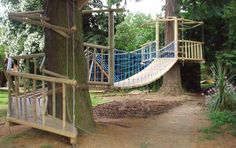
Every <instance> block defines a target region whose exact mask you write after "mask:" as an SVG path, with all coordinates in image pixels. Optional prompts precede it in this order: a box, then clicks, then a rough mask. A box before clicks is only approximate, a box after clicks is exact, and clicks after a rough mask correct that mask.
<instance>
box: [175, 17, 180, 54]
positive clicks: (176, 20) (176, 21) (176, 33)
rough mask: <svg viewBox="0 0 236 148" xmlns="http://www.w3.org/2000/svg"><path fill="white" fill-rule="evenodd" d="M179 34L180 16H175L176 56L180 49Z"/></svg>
mask: <svg viewBox="0 0 236 148" xmlns="http://www.w3.org/2000/svg"><path fill="white" fill-rule="evenodd" d="M178 35H179V28H178V18H177V17H175V18H174V41H175V46H176V48H175V57H176V58H178V49H179V46H178V40H179V39H178Z"/></svg>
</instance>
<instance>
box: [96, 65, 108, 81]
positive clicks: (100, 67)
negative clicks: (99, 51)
mask: <svg viewBox="0 0 236 148" xmlns="http://www.w3.org/2000/svg"><path fill="white" fill-rule="evenodd" d="M96 64H97V66H98V68H99V69H100V70H101V71H102V73H103V74H104V75H105V76H106V77H107V78H109V77H108V74H107V73H106V72H105V71H104V69H103V68H102V66H101V65H100V64H99V63H98V62H97V61H96Z"/></svg>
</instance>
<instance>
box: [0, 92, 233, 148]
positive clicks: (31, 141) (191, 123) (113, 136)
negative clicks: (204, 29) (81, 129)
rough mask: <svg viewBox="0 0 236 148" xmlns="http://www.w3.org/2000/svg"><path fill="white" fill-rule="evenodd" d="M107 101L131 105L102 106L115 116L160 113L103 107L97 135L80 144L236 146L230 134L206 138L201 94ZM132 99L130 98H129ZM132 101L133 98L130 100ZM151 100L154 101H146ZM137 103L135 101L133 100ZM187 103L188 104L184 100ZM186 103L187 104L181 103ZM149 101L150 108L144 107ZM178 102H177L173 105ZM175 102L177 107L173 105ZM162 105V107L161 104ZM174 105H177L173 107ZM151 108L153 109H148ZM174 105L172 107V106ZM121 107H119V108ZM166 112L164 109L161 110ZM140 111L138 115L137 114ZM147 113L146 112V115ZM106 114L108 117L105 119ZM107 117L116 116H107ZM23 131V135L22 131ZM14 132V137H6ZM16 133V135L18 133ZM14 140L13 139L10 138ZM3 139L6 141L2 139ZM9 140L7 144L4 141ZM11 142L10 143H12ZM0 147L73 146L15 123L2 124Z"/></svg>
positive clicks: (106, 147)
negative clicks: (13, 125) (8, 126)
mask: <svg viewBox="0 0 236 148" xmlns="http://www.w3.org/2000/svg"><path fill="white" fill-rule="evenodd" d="M106 100H116V101H125V102H128V104H125V103H120V102H115V103H113V104H110V103H109V104H108V105H100V106H98V107H97V108H96V109H95V112H97V111H98V110H100V109H102V108H104V107H108V108H109V109H108V110H113V109H114V110H115V111H112V112H114V113H115V114H117V115H115V116H118V114H119V113H121V115H122V116H120V115H119V116H120V117H127V116H129V114H127V113H126V112H128V111H131V112H132V114H131V115H132V116H133V115H134V117H140V116H141V117H147V116H149V113H150V110H151V109H153V112H151V113H153V114H159V113H160V112H159V111H160V109H159V108H161V106H162V105H164V106H165V107H167V108H168V109H170V110H169V111H167V109H164V111H163V112H164V113H162V114H160V115H152V116H149V117H147V118H118V119H117V118H116V119H114V116H113V115H111V114H110V113H111V112H110V111H109V112H110V113H108V114H107V113H106V112H104V111H103V110H102V111H101V112H99V113H96V117H97V131H96V132H95V133H93V134H85V135H83V136H79V138H78V146H77V147H82V148H121V147H122V148H234V147H236V139H235V138H234V137H232V136H231V135H229V134H224V135H223V136H219V137H218V138H217V139H215V140H211V141H209V140H206V138H204V135H203V134H202V133H200V132H199V129H201V128H203V127H207V126H208V125H209V124H210V123H209V120H208V119H207V117H206V113H205V111H204V110H203V108H202V105H201V104H202V99H201V97H200V96H189V95H188V96H177V97H166V96H158V95H155V94H139V95H126V96H120V97H119V96H114V97H108V98H106ZM127 100H129V101H127ZM130 100H132V101H130ZM140 100H146V101H147V100H149V101H151V102H146V101H144V102H142V101H140ZM130 102H133V103H130ZM183 102H184V103H183ZM182 103H183V105H181V104H182ZM145 104H147V108H146V109H143V107H144V106H145ZM173 104H174V105H173ZM172 105H173V106H172ZM157 106H158V107H157ZM174 106H177V107H175V108H173V107H174ZM148 108H149V109H148ZM171 108H172V109H171ZM117 109H118V110H117ZM140 110H141V111H140ZM161 111H162V110H161ZM137 112H138V114H137ZM143 113H144V114H143ZM105 117H106V118H105ZM107 117H112V119H111V118H107ZM22 133H23V134H22ZM6 135H10V136H6ZM15 135H16V136H15ZM9 139H10V140H9ZM1 140H2V142H1ZM4 141H5V144H4ZM9 141H10V142H9ZM0 144H1V145H0V147H36V148H37V147H39V148H40V147H56V148H60V147H70V145H69V144H68V139H66V138H63V137H61V136H56V135H54V134H49V133H46V132H41V131H38V130H32V129H30V128H26V127H23V126H15V127H12V128H11V134H9V130H8V129H7V128H6V127H5V126H4V125H0Z"/></svg>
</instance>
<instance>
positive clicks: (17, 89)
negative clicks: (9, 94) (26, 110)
mask: <svg viewBox="0 0 236 148" xmlns="http://www.w3.org/2000/svg"><path fill="white" fill-rule="evenodd" d="M18 96H19V77H15V113H16V117H17V118H19V104H18V100H19V97H18Z"/></svg>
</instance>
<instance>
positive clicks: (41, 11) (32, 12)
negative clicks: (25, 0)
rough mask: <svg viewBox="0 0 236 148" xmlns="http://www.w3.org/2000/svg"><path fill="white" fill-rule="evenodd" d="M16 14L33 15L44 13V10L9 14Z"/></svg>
mask: <svg viewBox="0 0 236 148" xmlns="http://www.w3.org/2000/svg"><path fill="white" fill-rule="evenodd" d="M11 13H17V14H34V13H44V10H34V11H26V12H11Z"/></svg>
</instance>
